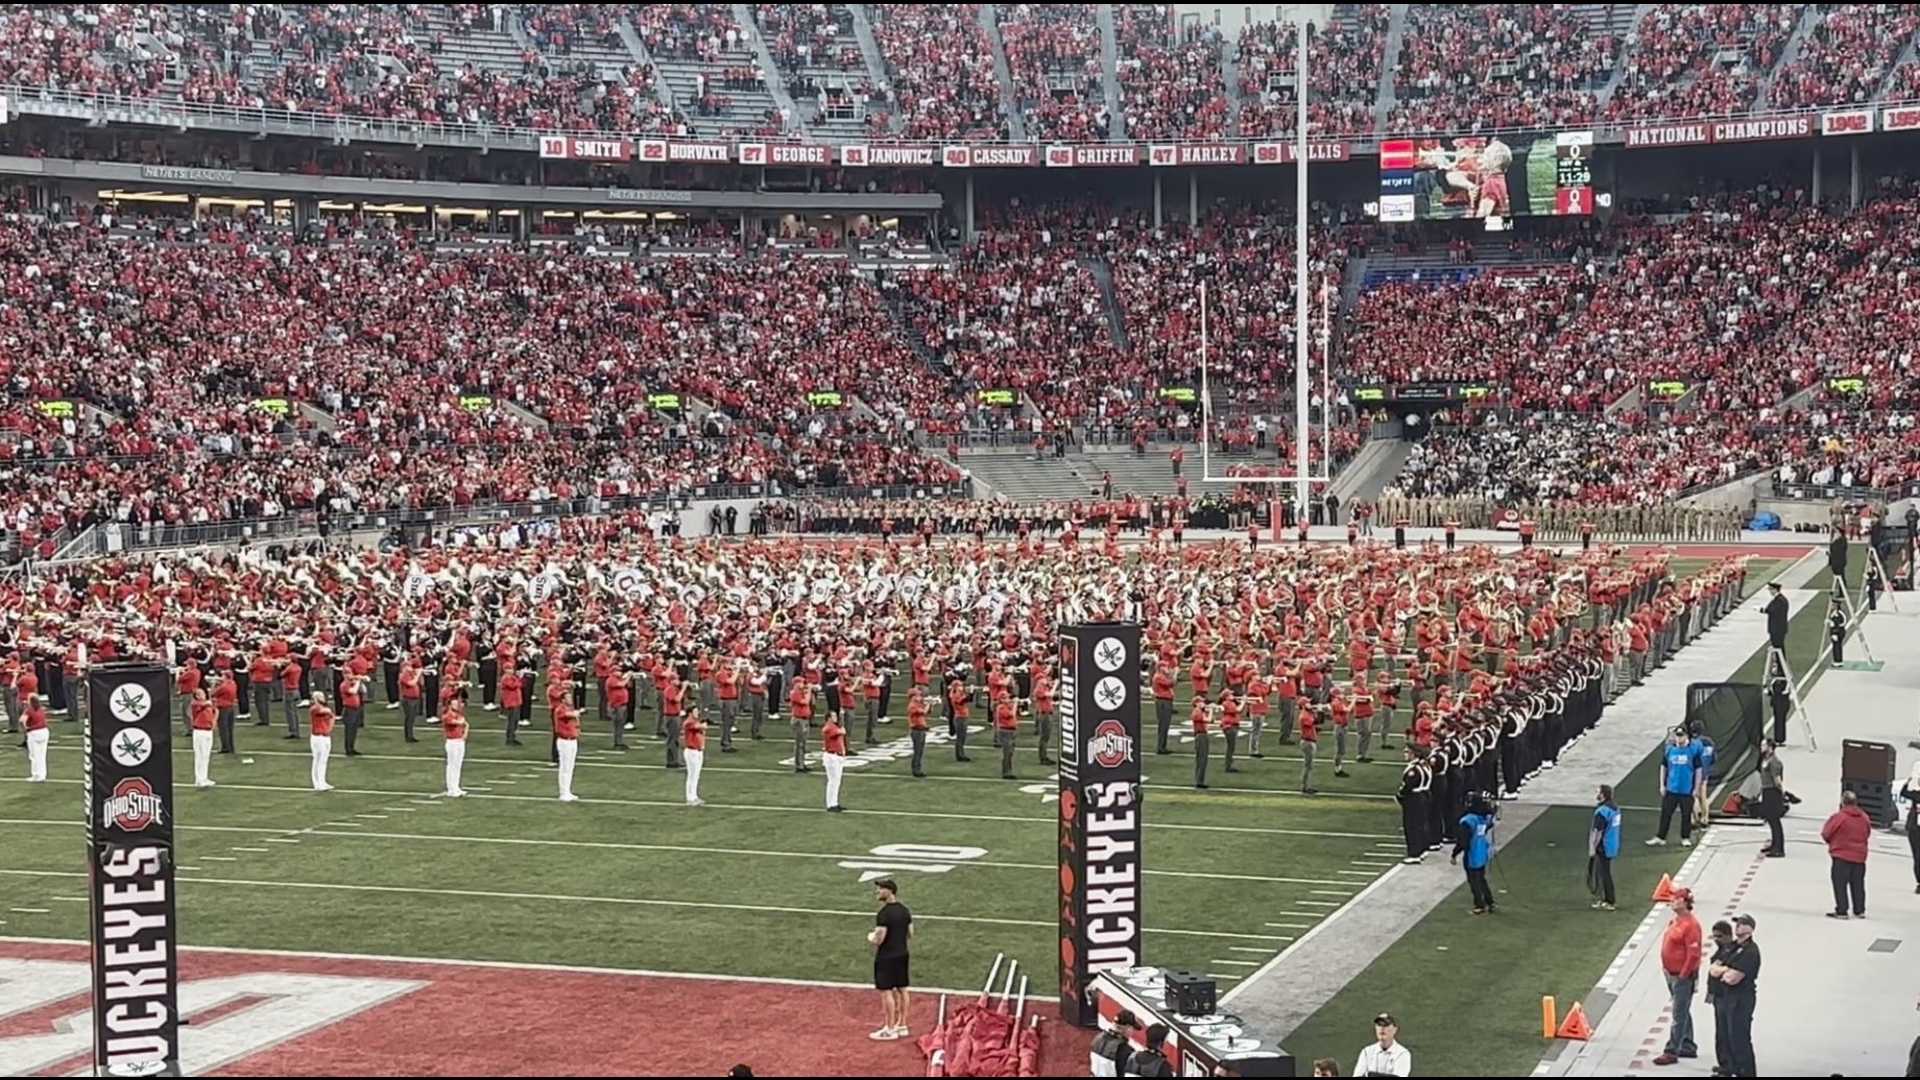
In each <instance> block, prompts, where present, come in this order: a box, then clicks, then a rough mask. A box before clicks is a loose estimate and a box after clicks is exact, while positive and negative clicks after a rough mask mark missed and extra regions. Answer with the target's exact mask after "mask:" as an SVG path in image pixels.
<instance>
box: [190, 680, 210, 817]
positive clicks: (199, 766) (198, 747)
mask: <svg viewBox="0 0 1920 1080" xmlns="http://www.w3.org/2000/svg"><path fill="white" fill-rule="evenodd" d="M190 670H191V669H190ZM213 722H214V708H213V702H212V701H210V700H208V699H207V692H206V691H205V690H195V691H194V692H193V700H192V701H191V702H189V703H188V705H187V724H188V726H190V727H191V728H192V729H193V786H194V787H197V788H208V787H212V786H213V778H212V777H211V776H209V775H208V774H207V770H208V769H209V768H210V767H211V766H212V765H213Z"/></svg>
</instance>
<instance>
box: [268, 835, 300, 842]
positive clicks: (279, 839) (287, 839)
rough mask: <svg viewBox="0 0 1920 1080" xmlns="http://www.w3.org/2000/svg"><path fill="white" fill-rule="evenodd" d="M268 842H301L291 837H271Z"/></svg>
mask: <svg viewBox="0 0 1920 1080" xmlns="http://www.w3.org/2000/svg"><path fill="white" fill-rule="evenodd" d="M266 840H267V843H269V844H297V843H299V842H300V841H299V840H297V839H295V838H293V837H291V836H269V837H267V838H266Z"/></svg>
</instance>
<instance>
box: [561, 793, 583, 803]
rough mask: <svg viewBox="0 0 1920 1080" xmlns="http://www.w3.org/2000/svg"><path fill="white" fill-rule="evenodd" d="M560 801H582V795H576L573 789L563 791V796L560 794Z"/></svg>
mask: <svg viewBox="0 0 1920 1080" xmlns="http://www.w3.org/2000/svg"><path fill="white" fill-rule="evenodd" d="M560 801H561V802H579V801H580V796H578V795H575V794H574V793H573V792H571V791H568V792H563V793H562V794H561V796H560Z"/></svg>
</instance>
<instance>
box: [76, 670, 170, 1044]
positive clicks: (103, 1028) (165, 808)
mask: <svg viewBox="0 0 1920 1080" xmlns="http://www.w3.org/2000/svg"><path fill="white" fill-rule="evenodd" d="M172 715H173V678H172V676H171V675H170V674H169V673H168V672H167V669H166V668H164V667H159V666H156V665H153V664H147V663H127V664H102V665H99V666H97V667H95V668H94V669H93V670H91V671H90V672H88V673H87V710H86V724H87V727H86V740H87V747H88V752H87V774H86V778H85V799H86V805H87V867H88V873H89V879H90V888H89V890H88V891H89V897H90V899H91V902H92V907H93V919H92V927H93V1047H94V1051H93V1052H94V1066H95V1069H94V1071H95V1073H96V1074H97V1075H114V1076H178V1075H180V1071H179V1070H180V1017H179V1011H180V1010H179V991H180V965H179V961H178V954H179V936H180V935H179V928H178V922H177V920H176V918H175V914H174V903H173V862H174V860H173V827H174V826H173V811H174V800H173V738H172V736H173V729H172V725H170V724H169V723H168V718H169V717H171V716H172Z"/></svg>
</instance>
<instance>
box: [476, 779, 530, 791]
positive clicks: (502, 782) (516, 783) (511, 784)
mask: <svg viewBox="0 0 1920 1080" xmlns="http://www.w3.org/2000/svg"><path fill="white" fill-rule="evenodd" d="M494 783H495V784H498V785H500V786H501V787H518V786H519V784H520V781H518V780H495V781H494ZM474 790H475V791H491V790H493V789H492V788H474Z"/></svg>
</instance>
